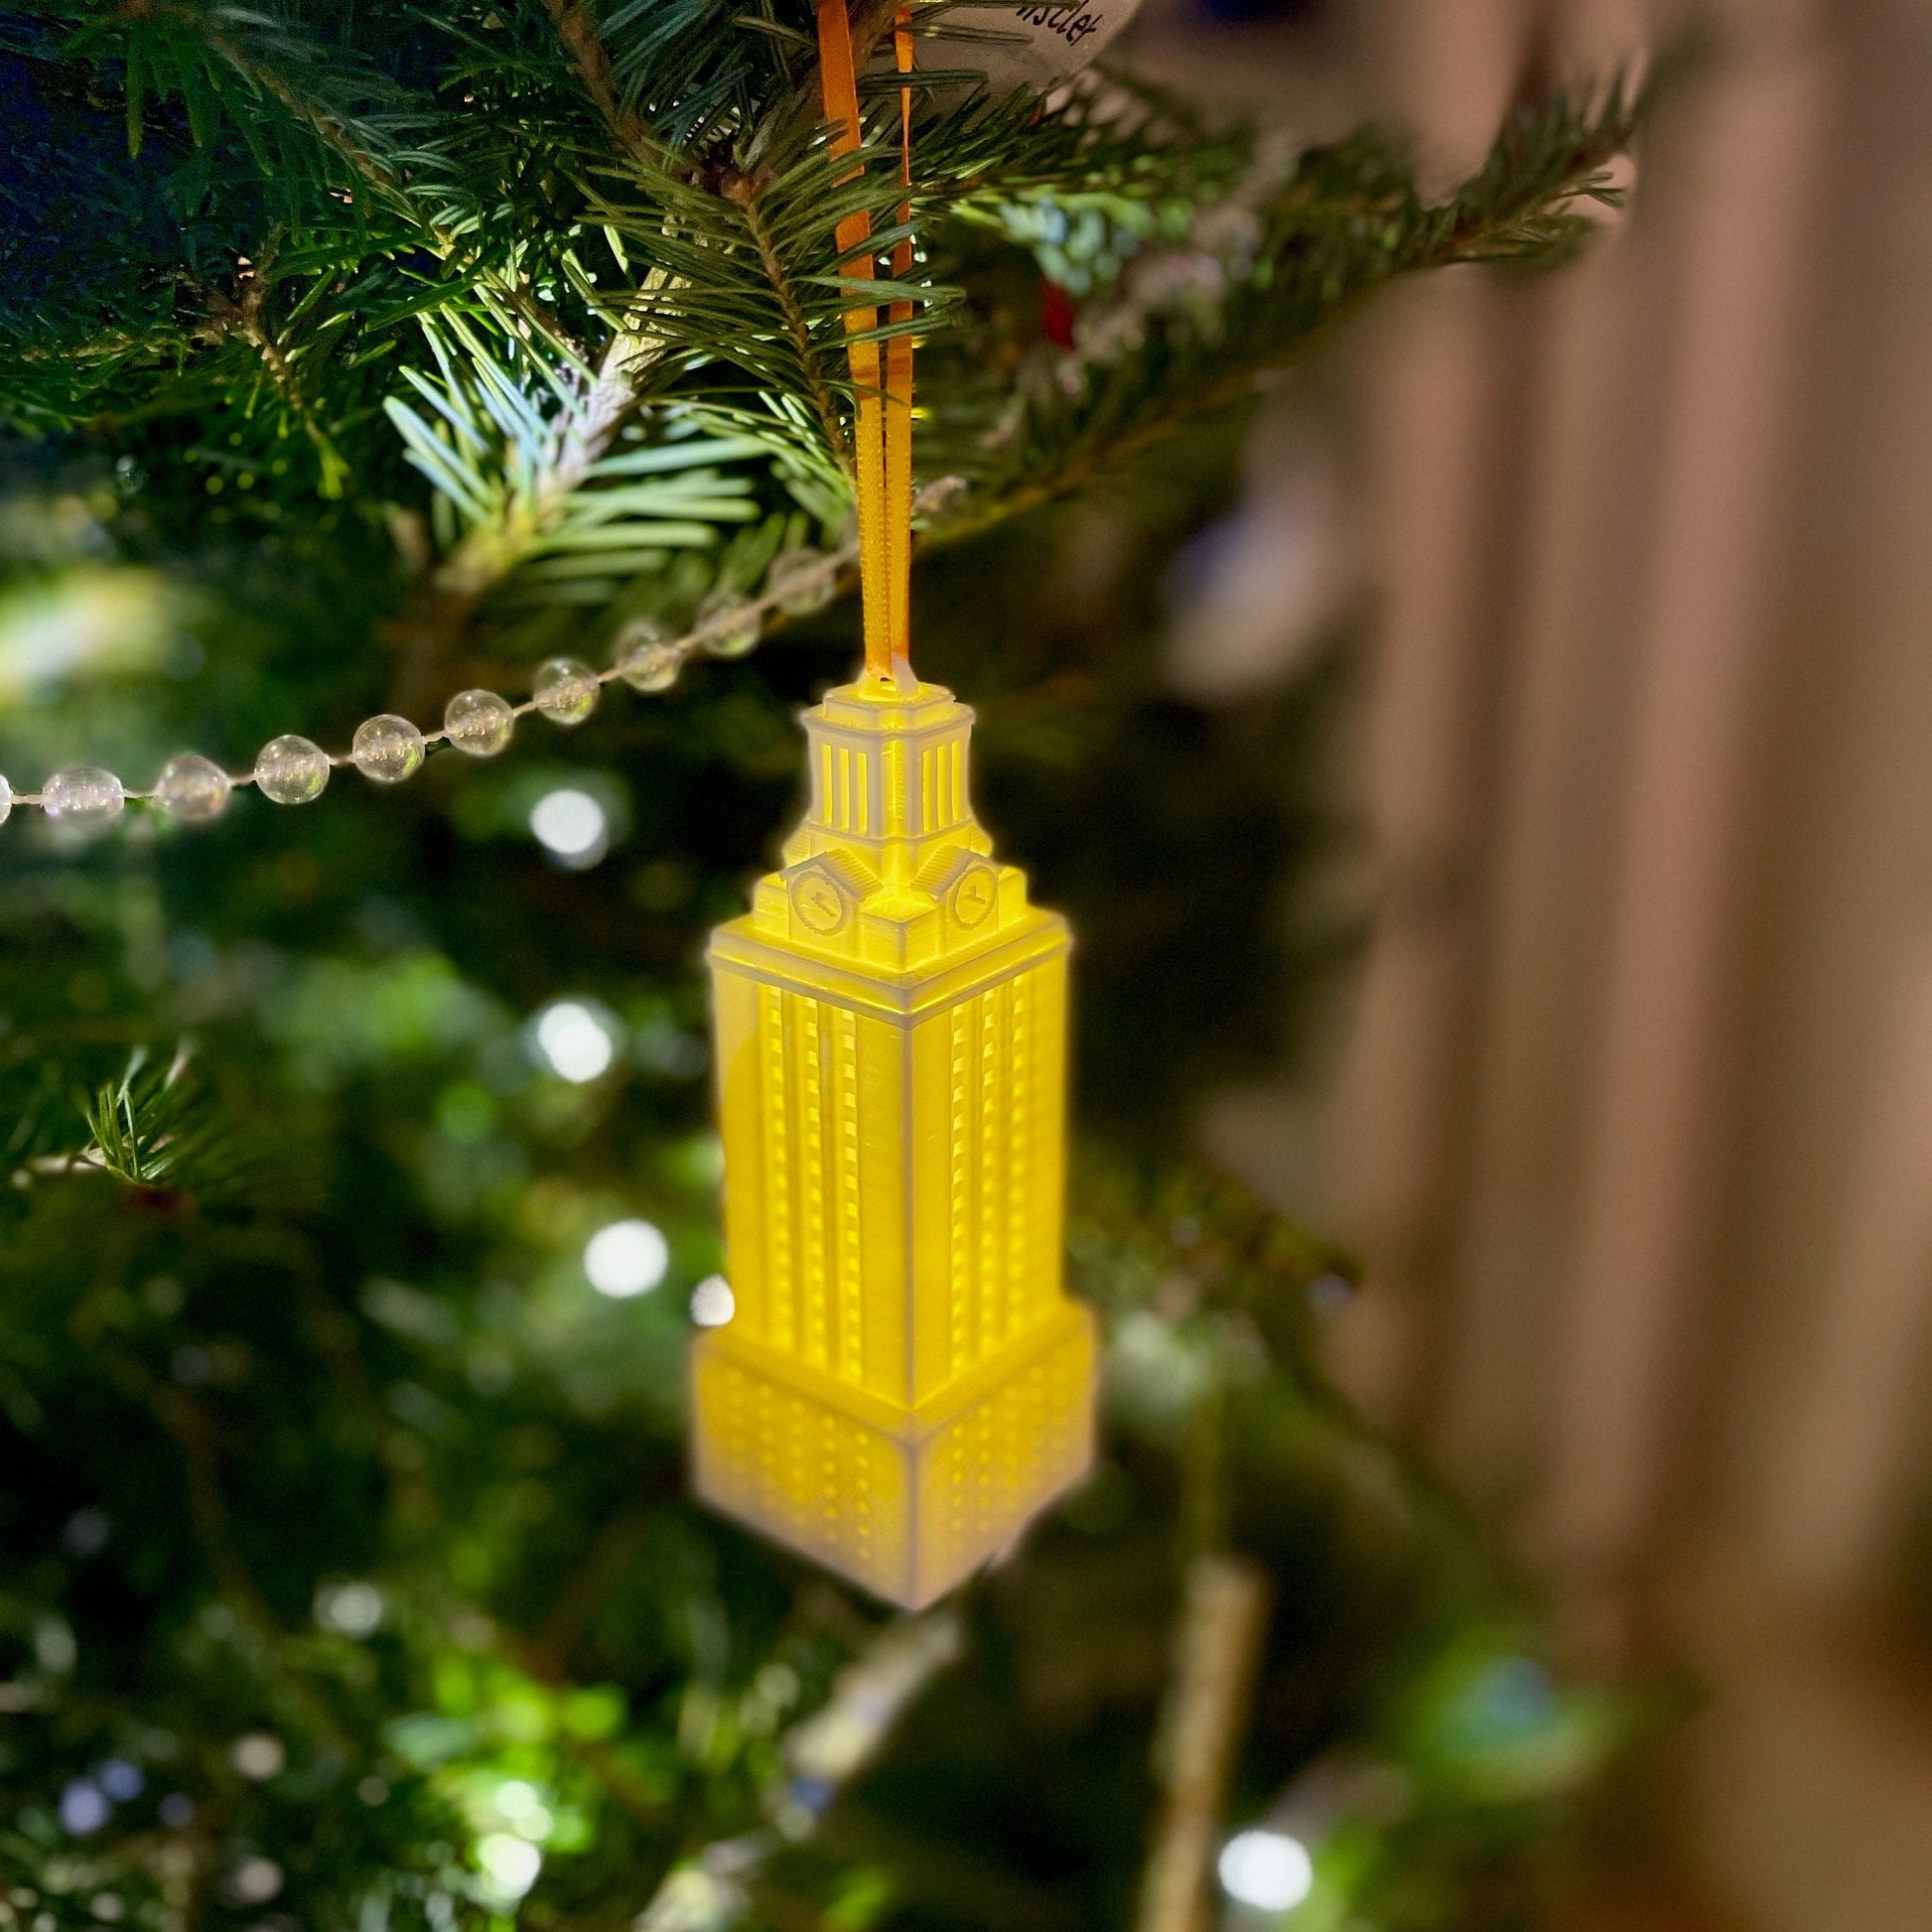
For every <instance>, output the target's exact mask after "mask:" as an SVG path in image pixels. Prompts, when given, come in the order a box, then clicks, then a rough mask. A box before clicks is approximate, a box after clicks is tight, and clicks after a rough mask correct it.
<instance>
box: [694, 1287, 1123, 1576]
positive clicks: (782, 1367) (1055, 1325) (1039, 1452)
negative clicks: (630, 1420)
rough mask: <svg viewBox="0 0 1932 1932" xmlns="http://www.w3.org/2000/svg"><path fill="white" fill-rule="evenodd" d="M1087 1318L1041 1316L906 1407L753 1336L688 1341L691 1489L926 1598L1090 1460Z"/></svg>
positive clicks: (996, 1545) (805, 1547) (828, 1559)
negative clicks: (933, 1394)
mask: <svg viewBox="0 0 1932 1932" xmlns="http://www.w3.org/2000/svg"><path fill="white" fill-rule="evenodd" d="M1093 1364H1094V1338H1093V1317H1092V1315H1091V1314H1090V1313H1089V1312H1088V1311H1087V1310H1086V1309H1085V1308H1083V1307H1081V1306H1080V1305H1079V1304H1077V1303H1062V1304H1061V1305H1060V1308H1059V1310H1058V1311H1057V1312H1056V1314H1055V1315H1054V1317H1053V1318H1052V1319H1050V1320H1048V1321H1046V1322H1044V1323H1042V1324H1040V1326H1038V1327H1036V1328H1035V1329H1033V1330H1032V1331H1031V1332H1029V1333H1028V1334H1025V1335H1023V1336H1020V1337H1018V1338H1016V1340H1015V1341H1014V1342H1013V1343H1011V1344H1010V1345H1009V1346H1007V1347H1006V1348H1004V1349H1002V1350H1000V1351H999V1352H998V1353H997V1354H996V1355H993V1356H991V1357H989V1358H988V1359H987V1360H986V1361H984V1362H982V1363H980V1364H979V1366H978V1367H977V1368H976V1369H975V1370H974V1371H973V1372H972V1373H971V1374H970V1375H967V1376H963V1377H961V1378H960V1379H959V1380H958V1381H956V1382H954V1383H952V1384H951V1385H950V1386H949V1387H948V1388H947V1389H946V1390H945V1391H944V1393H943V1394H942V1395H940V1396H938V1397H937V1398H935V1399H934V1400H932V1401H929V1402H925V1403H921V1404H919V1405H918V1406H917V1407H916V1408H912V1409H904V1408H900V1407H899V1406H898V1405H897V1404H895V1403H891V1402H886V1401H882V1400H880V1399H879V1398H877V1397H871V1396H868V1395H867V1394H866V1393H865V1392H864V1391H862V1390H858V1389H855V1388H853V1387H851V1386H850V1385H849V1384H842V1383H840V1382H838V1381H837V1380H836V1379H835V1378H834V1377H832V1376H829V1375H824V1374H819V1373H815V1372H813V1371H812V1370H810V1369H809V1368H807V1367H806V1366H805V1365H804V1364H802V1363H800V1362H798V1361H796V1360H794V1359H791V1358H789V1357H786V1356H783V1355H779V1354H777V1353H776V1352H774V1351H773V1350H771V1349H769V1348H766V1347H763V1346H761V1345H760V1344H759V1343H758V1342H757V1341H755V1340H752V1339H750V1338H748V1337H744V1336H741V1335H737V1334H735V1333H734V1332H733V1331H732V1330H731V1329H729V1328H724V1329H718V1330H715V1331H713V1332H711V1333H708V1334H705V1335H702V1336H700V1337H699V1338H698V1341H697V1343H696V1346H695V1348H694V1351H693V1358H692V1373H693V1383H694V1387H693V1394H694V1398H695V1399H694V1404H693V1407H694V1412H695V1415H696V1419H697V1420H696V1429H695V1433H694V1438H693V1451H694V1465H695V1466H694V1476H695V1483H696V1488H697V1492H698V1494H699V1495H700V1496H701V1497H702V1498H703V1499H704V1500H705V1501H706V1502H708V1503H709V1504H710V1505H711V1506H712V1507H713V1508H714V1509H717V1510H719V1511H721V1512H722V1513H724V1514H725V1515H728V1516H732V1517H735V1518H737V1519H738V1520H739V1521H740V1522H742V1523H744V1524H746V1525H747V1526H748V1527H750V1528H752V1529H755V1530H758V1531H759V1533H760V1534H762V1535H764V1536H768V1537H770V1538H771V1539H772V1540H773V1541H774V1542H777V1543H782V1544H784V1545H785V1546H786V1547H787V1548H789V1549H793V1550H796V1551H797V1552H798V1553H799V1554H800V1555H801V1556H805V1557H809V1558H811V1559H812V1560H813V1561H814V1562H817V1563H822V1564H824V1565H825V1566H826V1567H827V1568H828V1569H832V1570H836V1571H838V1572H839V1573H840V1574H841V1575H843V1576H847V1577H850V1578H851V1579H852V1580H853V1581H854V1582H855V1583H858V1584H861V1585H863V1586H864V1587H866V1588H867V1589H869V1590H871V1591H872V1592H873V1593H874V1594H875V1595H878V1596H882V1597H884V1598H885V1599H886V1600H887V1601H888V1602H892V1603H897V1604H899V1605H901V1606H902V1607H904V1608H906V1609H923V1608H924V1607H925V1606H926V1605H927V1604H929V1603H932V1602H934V1601H936V1600H937V1599H938V1598H939V1597H941V1596H943V1595H944V1594H945V1593H946V1592H947V1591H948V1590H949V1589H952V1588H953V1587H955V1586H956V1585H958V1584H960V1583H961V1582H963V1581H964V1580H965V1579H966V1578H967V1577H969V1576H970V1575H971V1574H972V1573H973V1572H974V1571H975V1570H977V1569H978V1568H979V1567H980V1566H981V1565H982V1564H983V1563H985V1562H986V1561H987V1560H988V1559H989V1558H991V1557H994V1556H997V1555H998V1554H999V1553H1000V1551H1002V1550H1003V1549H1005V1548H1006V1547H1007V1545H1008V1544H1010V1543H1011V1542H1012V1541H1013V1540H1014V1539H1015V1538H1016V1537H1017V1536H1018V1535H1019V1534H1020V1533H1021V1531H1022V1530H1023V1529H1025V1527H1026V1525H1027V1524H1028V1522H1029V1521H1030V1520H1031V1519H1032V1518H1033V1517H1034V1516H1035V1515H1036V1514H1037V1513H1038V1512H1039V1511H1040V1510H1041V1509H1043V1508H1044V1507H1045V1506H1046V1505H1047V1504H1048V1503H1050V1502H1052V1501H1053V1500H1054V1499H1055V1498H1056V1497H1058V1496H1059V1495H1060V1494H1062V1493H1063V1492H1064V1491H1065V1490H1066V1489H1068V1488H1070V1487H1071V1486H1072V1485H1073V1484H1074V1483H1076V1482H1077V1481H1078V1480H1079V1479H1080V1478H1081V1476H1083V1475H1084V1474H1085V1473H1086V1471H1087V1468H1088V1466H1089V1465H1090V1463H1091V1461H1092V1457H1093Z"/></svg>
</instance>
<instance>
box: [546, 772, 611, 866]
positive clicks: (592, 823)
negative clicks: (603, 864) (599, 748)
mask: <svg viewBox="0 0 1932 1932" xmlns="http://www.w3.org/2000/svg"><path fill="white" fill-rule="evenodd" d="M530 831H531V833H532V835H533V836H534V837H535V839H536V842H537V843H538V844H539V845H540V846H542V847H543V849H544V850H545V851H546V852H549V853H552V854H554V855H555V856H556V857H557V858H559V859H561V860H562V861H563V862H564V863H565V864H566V865H568V866H578V867H582V866H592V865H595V864H596V863H597V862H598V860H599V859H601V858H603V856H604V854H605V852H606V850H607V849H608V848H609V846H610V843H611V819H610V814H609V813H607V812H606V811H605V809H604V807H603V806H602V805H600V804H599V803H598V802H597V800H596V799H595V798H593V797H592V796H591V794H590V793H589V792H588V791H580V790H578V789H577V787H576V786H575V785H560V786H559V787H558V788H557V789H556V790H555V791H546V792H545V793H544V794H543V796H542V797H541V798H539V799H538V800H537V802H536V803H535V804H534V805H532V806H531V807H530Z"/></svg>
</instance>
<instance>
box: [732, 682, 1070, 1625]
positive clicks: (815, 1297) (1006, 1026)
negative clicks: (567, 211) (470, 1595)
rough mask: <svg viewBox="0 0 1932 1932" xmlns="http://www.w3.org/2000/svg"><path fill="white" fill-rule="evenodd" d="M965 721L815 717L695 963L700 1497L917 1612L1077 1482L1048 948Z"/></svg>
mask: <svg viewBox="0 0 1932 1932" xmlns="http://www.w3.org/2000/svg"><path fill="white" fill-rule="evenodd" d="M972 721H973V714H972V713H971V711H969V710H968V709H967V708H966V706H964V705H962V704H959V703H956V702H955V701H954V699H953V697H952V695H951V693H950V692H947V691H944V690H941V689H940V688H939V687H938V686H936V685H930V684H920V685H917V686H915V687H914V688H913V689H912V690H911V691H909V692H908V693H905V694H901V693H900V692H899V691H898V689H897V687H896V686H895V685H894V684H893V683H892V682H891V681H889V680H878V679H874V678H870V677H867V678H862V679H861V680H860V681H859V682H858V683H856V684H850V685H846V686H843V687H841V688H840V689H838V690H835V691H832V692H830V693H828V694H827V696H826V698H825V701H824V702H823V703H822V704H820V705H818V706H817V707H816V708H815V709H813V710H811V711H809V712H807V713H806V715H805V731H806V735H807V738H808V740H809V743H810V767H811V786H812V797H811V807H810V810H809V811H808V813H807V815H806V817H805V821H804V823H803V824H802V825H800V826H799V828H798V830H797V831H796V832H795V833H793V834H792V836H791V838H790V840H789V841H788V842H787V843H786V845H785V848H784V861H785V863H784V866H783V869H782V870H781V871H779V872H776V873H774V874H772V875H771V876H770V877H768V878H766V879H764V880H763V881H761V882H760V883H759V887H758V891H757V895H756V897H755V900H754V904H753V909H752V911H751V913H750V915H749V916H747V917H745V918H742V919H736V920H733V921H732V923H731V924H729V925H726V926H723V927H721V928H720V929H719V930H718V931H717V932H716V933H715V934H714V935H713V937H712V941H711V969H712V987H713V1002H714V1013H715V1022H714V1024H715V1028H716V1041H717V1063H718V1075H719V1098H720V1108H721V1112H722V1116H723V1125H724V1137H725V1173H726V1197H725V1237H726V1244H727V1249H728V1253H729V1274H730V1277H731V1282H732V1288H733V1292H734V1294H735V1296H736V1298H737V1311H736V1314H735V1316H734V1318H733V1320H732V1322H731V1323H730V1325H729V1326H727V1327H724V1328H718V1329H712V1330H710V1331H708V1332H706V1333H705V1334H703V1335H701V1336H700V1337H699V1339H698V1341H697V1344H696V1351H697V1352H696V1363H695V1384H696V1398H697V1401H696V1413H697V1442H696V1467H697V1483H698V1490H699V1493H700V1494H701V1495H702V1496H704V1497H705V1498H706V1500H708V1501H710V1502H712V1503H714V1504H716V1505H717V1506H718V1507H719V1508H721V1509H723V1510H725V1511H727V1512H728V1513H730V1514H731V1515H734V1516H737V1517H739V1518H741V1519H742V1520H743V1521H745V1522H747V1523H750V1524H752V1525H753V1526H755V1527H756V1528H758V1529H760V1530H762V1531H764V1532H765V1533H766V1534H768V1535H770V1536H772V1537H774V1538H776V1539H777V1540H778V1541H779V1542H782V1543H786V1544H789V1545H790V1546H791V1547H792V1548H794V1549H797V1550H801V1551H803V1552H804V1553H805V1554H806V1555H808V1556H811V1557H815V1558H817V1559H818V1560H819V1561H820V1562H822V1563H824V1564H826V1565H827V1566H828V1567H829V1568H831V1569H834V1570H837V1571H839V1572H841V1573H842V1574H843V1575H846V1576H848V1577H851V1578H852V1579H853V1580H854V1581H856V1582H858V1583H861V1584H864V1585H865V1586H866V1587H868V1588H869V1589H872V1590H874V1591H875V1592H876V1593H877V1594H879V1595H881V1596H885V1597H888V1598H890V1599H891V1600H892V1601H894V1602H897V1603H904V1604H908V1605H918V1604H923V1603H928V1602H930V1601H932V1599H933V1598H934V1597H936V1596H939V1595H941V1594H943V1593H944V1592H945V1591H946V1590H948V1589H950V1588H951V1587H953V1585H955V1584H956V1583H958V1582H959V1581H960V1580H961V1579H962V1578H963V1577H965V1576H966V1575H967V1574H968V1573H970V1572H971V1571H972V1570H973V1569H975V1568H976V1567H977V1566H978V1565H979V1564H980V1563H982V1562H984V1561H985V1559H986V1558H987V1557H989V1556H991V1555H993V1554H994V1553H995V1552H997V1551H998V1550H1000V1549H1001V1548H1002V1547H1004V1546H1005V1545H1006V1544H1007V1543H1009V1542H1011V1541H1012V1540H1013V1538H1014V1537H1015V1536H1016V1535H1017V1533H1018V1532H1019V1531H1020V1529H1021V1528H1022V1527H1023V1526H1024V1525H1025V1524H1026V1523H1027V1521H1028V1520H1029V1519H1030V1518H1031V1517H1032V1516H1033V1515H1034V1514H1035V1512H1036V1511H1037V1510H1038V1509H1039V1508H1040V1507H1041V1506H1042V1505H1043V1504H1045V1503H1046V1502H1048V1501H1050V1500H1051V1499H1052V1498H1053V1497H1054V1496H1056V1495H1057V1494H1059V1493H1060V1491H1061V1490H1063V1489H1064V1488H1065V1487H1066V1486H1067V1485H1068V1484H1069V1483H1070V1482H1072V1481H1074V1480H1075V1479H1076V1478H1077V1477H1079V1476H1080V1475H1081V1474H1082V1473H1083V1472H1084V1471H1085V1469H1086V1467H1087V1465H1088V1462H1089V1460H1090V1457H1091V1453H1092V1394H1091V1388H1092V1379H1093V1334H1092V1319H1091V1316H1090V1315H1089V1314H1088V1312H1087V1311H1086V1310H1085V1309H1084V1308H1083V1307H1081V1306H1080V1305H1078V1304H1076V1303H1074V1302H1071V1301H1069V1300H1068V1299H1067V1298H1066V1296H1065V1294H1064V1293H1063V1291H1062V1288H1061V1280H1060V1252H1061V1211H1062V1210H1061V1195H1062V1188H1063V1184H1064V1174H1063V1155H1062V1150H1063V1143H1064V1133H1065V1104H1066V1098H1065V1070H1066V952H1067V934H1066V926H1065V923H1064V921H1062V920H1061V919H1060V918H1058V917H1057V916H1056V915H1055V914H1053V913H1050V912H1043V911H1041V910H1039V909H1038V908H1037V907H1036V906H1033V905H1030V904H1029V903H1028V901H1027V882H1026V880H1025V878H1024V877H1023V876H1022V875H1021V873H1020V872H1019V871H1018V870H1017V869H1016V868H1014V867H1012V866H1002V865H999V864H998V863H996V862H995V861H994V859H993V858H992V856H991V842H990V841H989V840H988V838H987V836H986V834H985V832H984V831H982V830H981V828H980V826H979V824H978V822H977V821H976V820H975V819H974V817H973V813H972V808H971V805H970V802H969V799H968V792H967V765H968V749H969V734H970V732H971V729H972Z"/></svg>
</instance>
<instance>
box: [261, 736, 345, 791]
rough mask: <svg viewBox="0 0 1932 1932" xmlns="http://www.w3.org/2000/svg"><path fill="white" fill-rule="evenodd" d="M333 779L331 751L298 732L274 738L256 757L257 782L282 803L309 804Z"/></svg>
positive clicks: (263, 789) (262, 789)
mask: <svg viewBox="0 0 1932 1932" xmlns="http://www.w3.org/2000/svg"><path fill="white" fill-rule="evenodd" d="M328 782H329V754H328V753H327V752H325V751H324V750H323V749H322V747H321V746H320V745H317V744H315V743H314V742H313V741H312V740H310V739H307V738H299V737H297V736H296V734H295V733H294V732H288V733H285V734H284V735H283V736H282V737H280V738H271V739H270V740H269V741H268V743H267V744H266V745H264V746H263V747H262V749H261V756H260V757H259V758H258V759H256V760H255V783H256V784H257V785H258V786H259V787H260V789H261V794H262V796H263V797H264V798H272V799H273V800H274V801H275V802H276V804H278V805H306V804H308V803H309V801H310V800H311V799H312V798H320V797H321V796H322V789H323V786H325V785H326V784H327V783H328Z"/></svg>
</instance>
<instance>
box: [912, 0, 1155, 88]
mask: <svg viewBox="0 0 1932 1932" xmlns="http://www.w3.org/2000/svg"><path fill="white" fill-rule="evenodd" d="M1139 5H1140V0H1084V4H1081V5H1078V6H1014V5H1011V4H1010V3H1009V4H1001V5H989V4H985V3H984V0H968V3H967V4H965V5H961V6H956V7H951V8H949V9H948V10H947V11H946V13H945V14H944V15H942V16H941V17H940V19H939V21H938V22H937V23H936V24H935V26H934V29H933V33H932V40H931V48H932V51H931V54H930V56H929V57H927V58H928V60H929V64H930V65H932V66H943V67H959V68H977V69H984V71H985V73H986V77H987V83H988V85H989V86H990V87H991V88H992V91H993V93H994V94H995V96H996V97H997V96H998V95H1001V94H1008V93H1011V92H1012V91H1013V90H1014V88H1016V87H1042V88H1043V87H1050V86H1051V85H1052V84H1053V83H1054V82H1055V81H1056V80H1064V79H1066V78H1067V77H1068V76H1069V75H1071V74H1075V73H1078V72H1079V70H1080V69H1082V68H1083V67H1085V66H1086V65H1087V63H1088V62H1089V61H1091V60H1092V59H1093V58H1094V57H1095V56H1096V55H1097V54H1099V53H1100V51H1101V50H1102V49H1103V48H1104V47H1105V46H1106V45H1107V43H1108V42H1109V41H1111V40H1112V39H1113V38H1114V36H1115V35H1116V34H1118V33H1119V32H1120V30H1121V29H1122V28H1123V27H1125V26H1126V25H1127V23H1128V22H1129V21H1130V20H1131V19H1133V17H1134V13H1135V10H1136V8H1138V7H1139ZM950 27H958V28H960V29H963V30H966V31H964V32H961V33H959V34H957V35H949V34H948V31H947V30H948V28H950Z"/></svg>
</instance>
